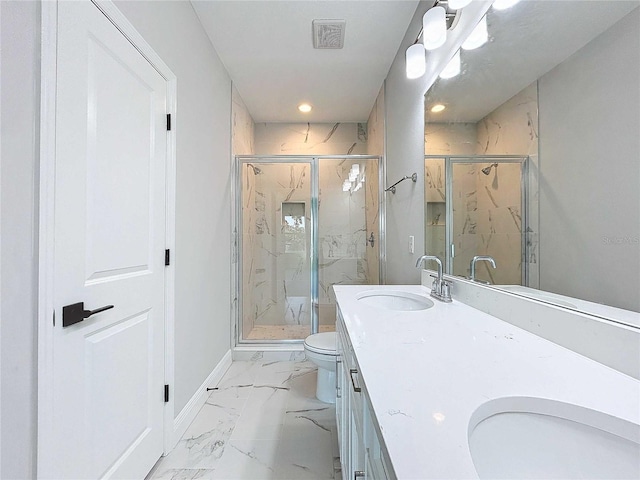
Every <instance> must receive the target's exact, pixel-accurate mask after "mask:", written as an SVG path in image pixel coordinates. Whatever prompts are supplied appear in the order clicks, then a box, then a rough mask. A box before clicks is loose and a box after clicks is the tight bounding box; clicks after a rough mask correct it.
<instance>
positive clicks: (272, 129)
mask: <svg viewBox="0 0 640 480" xmlns="http://www.w3.org/2000/svg"><path fill="white" fill-rule="evenodd" d="M255 146H256V149H255V150H256V151H255V153H256V155H350V154H353V155H356V154H365V153H366V152H367V124H366V123H257V124H256V126H255Z"/></svg>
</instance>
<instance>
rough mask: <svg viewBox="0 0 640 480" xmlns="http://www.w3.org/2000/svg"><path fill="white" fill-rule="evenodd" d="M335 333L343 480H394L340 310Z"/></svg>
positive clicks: (337, 420)
mask: <svg viewBox="0 0 640 480" xmlns="http://www.w3.org/2000/svg"><path fill="white" fill-rule="evenodd" d="M336 332H337V333H336V338H337V340H336V341H337V345H336V349H337V354H338V356H337V361H336V423H337V427H338V442H339V447H340V463H341V466H342V480H358V479H362V478H365V479H387V478H395V476H394V475H393V474H392V473H391V474H390V472H392V470H391V469H390V468H389V462H388V461H387V460H386V458H385V455H384V453H383V449H382V442H381V439H380V436H379V433H378V431H377V430H376V427H375V415H374V414H373V411H372V409H371V403H370V401H369V398H368V396H367V392H366V389H365V388H364V385H363V381H362V376H361V374H360V370H359V368H358V362H357V359H356V358H355V355H354V352H353V348H352V346H351V342H350V341H349V337H348V335H347V333H346V330H345V327H344V322H343V320H342V316H341V314H340V310H338V315H337V320H336Z"/></svg>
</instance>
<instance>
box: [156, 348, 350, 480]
mask: <svg viewBox="0 0 640 480" xmlns="http://www.w3.org/2000/svg"><path fill="white" fill-rule="evenodd" d="M315 386H316V367H315V365H313V364H312V363H311V362H308V361H306V360H305V359H304V353H302V352H300V353H293V354H292V356H291V360H290V361H284V362H283V361H280V362H272V361H263V359H262V355H261V354H256V355H254V357H253V358H252V360H251V361H238V362H233V364H232V365H231V367H230V368H229V370H228V371H227V373H226V374H225V375H224V377H223V378H222V380H221V382H220V384H219V385H218V387H217V389H216V390H213V391H212V392H211V394H210V396H209V398H208V400H207V402H206V404H205V405H204V406H203V407H202V410H201V411H200V412H199V414H198V416H197V417H196V418H195V420H194V421H193V423H192V424H191V425H190V426H189V429H188V430H187V432H186V433H185V435H184V436H183V437H182V439H181V440H180V442H179V443H178V445H177V446H176V448H175V449H174V450H172V451H171V452H170V453H169V454H168V455H167V456H166V457H163V458H161V459H160V460H159V461H158V463H157V464H156V465H155V467H154V468H153V470H152V471H151V473H150V474H149V475H148V476H147V480H191V479H220V480H227V479H228V480H231V479H251V480H253V479H255V480H258V479H283V480H284V479H296V480H302V479H319V480H324V479H333V478H340V470H339V465H340V462H339V458H338V457H339V454H338V437H337V432H336V424H335V407H334V406H333V405H329V404H326V403H322V402H320V401H319V400H318V399H316V398H315Z"/></svg>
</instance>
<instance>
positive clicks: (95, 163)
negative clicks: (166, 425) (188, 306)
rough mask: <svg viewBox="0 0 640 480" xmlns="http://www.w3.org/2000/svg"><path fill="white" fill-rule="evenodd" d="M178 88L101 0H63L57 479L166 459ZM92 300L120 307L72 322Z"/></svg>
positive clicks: (115, 473)
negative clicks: (171, 120) (167, 282)
mask: <svg viewBox="0 0 640 480" xmlns="http://www.w3.org/2000/svg"><path fill="white" fill-rule="evenodd" d="M166 92H167V86H166V81H165V80H164V79H163V78H162V77H161V75H160V74H159V73H158V72H157V71H156V70H155V69H154V68H153V67H152V66H151V65H150V64H149V62H148V61H146V60H145V58H144V57H143V56H142V55H141V54H140V53H139V52H138V51H137V50H136V48H135V47H134V46H133V45H132V44H131V43H130V42H129V41H128V40H127V39H126V38H125V37H124V36H123V35H122V34H121V33H120V31H119V30H118V29H117V28H116V27H115V26H114V25H113V24H112V23H111V22H110V21H109V20H108V19H107V17H105V16H104V15H103V14H102V13H101V12H100V10H99V9H98V8H97V7H96V6H95V5H94V4H93V3H91V2H90V1H81V2H66V1H62V2H59V5H58V64H57V97H56V165H55V253H54V257H55V267H54V300H55V309H56V316H55V327H54V334H53V336H54V340H53V341H54V344H53V358H54V367H53V372H54V373H53V375H54V379H53V384H54V392H53V398H54V405H53V415H54V419H53V439H52V442H51V443H52V445H50V448H51V449H52V453H53V455H52V456H51V457H50V458H53V465H52V468H53V470H54V471H52V472H41V473H43V474H44V475H46V476H50V477H53V478H59V479H65V478H82V479H90V478H103V477H112V478H144V476H145V475H146V473H148V471H149V470H150V469H151V468H152V466H153V464H154V463H155V462H156V461H157V459H158V458H159V457H160V455H161V454H162V449H163V430H162V425H163V423H162V422H163V404H164V393H163V390H164V389H163V385H164V363H163V362H164V268H165V267H164V248H165V247H164V240H165V164H166V156H167V155H166V138H167V137H166V135H167V132H166ZM79 302H84V309H85V310H94V309H98V308H100V307H103V306H108V305H113V308H112V309H109V310H105V311H103V312H101V313H96V314H95V315H92V316H90V317H88V318H85V319H84V320H83V321H82V322H80V323H76V324H74V325H71V326H66V327H65V326H63V322H64V321H67V322H69V321H73V317H72V316H71V315H69V312H68V311H67V312H64V310H63V307H64V306H68V305H73V304H77V303H79ZM63 312H64V313H63ZM65 313H66V315H65ZM63 316H64V317H66V318H63Z"/></svg>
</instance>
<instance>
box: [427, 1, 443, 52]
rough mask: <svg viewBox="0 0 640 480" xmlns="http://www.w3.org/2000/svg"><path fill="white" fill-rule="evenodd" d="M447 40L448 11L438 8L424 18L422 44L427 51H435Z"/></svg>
mask: <svg viewBox="0 0 640 480" xmlns="http://www.w3.org/2000/svg"><path fill="white" fill-rule="evenodd" d="M446 40H447V10H446V9H445V8H444V7H441V6H437V7H433V8H430V9H429V10H427V12H426V13H425V14H424V16H423V17H422V42H423V43H424V48H426V49H427V50H435V49H436V48H439V47H441V46H442V45H444V42H445V41H446Z"/></svg>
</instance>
